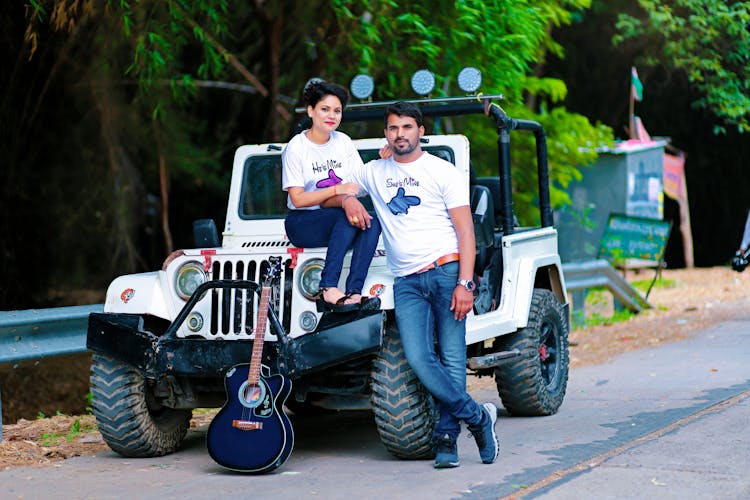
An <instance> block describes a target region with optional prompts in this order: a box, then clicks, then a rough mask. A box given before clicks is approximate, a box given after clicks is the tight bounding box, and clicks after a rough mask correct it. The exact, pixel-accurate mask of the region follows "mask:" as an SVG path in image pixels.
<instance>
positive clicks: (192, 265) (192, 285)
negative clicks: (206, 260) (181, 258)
mask: <svg viewBox="0 0 750 500" xmlns="http://www.w3.org/2000/svg"><path fill="white" fill-rule="evenodd" d="M205 282H206V272H205V271H204V270H203V265H201V264H200V263H198V262H186V263H185V264H183V265H181V266H180V268H179V269H178V270H177V277H176V278H175V283H174V288H175V291H176V292H177V295H179V296H180V298H181V299H182V300H187V299H189V298H190V296H191V295H193V292H195V289H196V288H198V286H199V285H202V284H203V283H205Z"/></svg>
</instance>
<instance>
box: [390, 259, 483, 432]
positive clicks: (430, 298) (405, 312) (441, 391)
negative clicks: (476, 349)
mask: <svg viewBox="0 0 750 500" xmlns="http://www.w3.org/2000/svg"><path fill="white" fill-rule="evenodd" d="M457 279H458V262H451V263H448V264H445V265H443V266H440V267H436V268H435V269H432V270H430V271H426V272H423V273H418V274H417V273H415V274H410V275H408V276H401V277H397V278H396V279H395V281H394V285H393V286H394V291H393V293H394V300H395V303H396V323H397V324H398V329H399V335H400V336H401V343H402V344H403V346H404V353H405V354H406V359H407V361H408V362H409V365H410V366H411V368H412V370H414V372H415V373H416V374H417V377H418V378H419V380H420V381H421V382H422V384H423V385H424V386H425V388H427V390H428V391H429V392H430V394H432V396H433V397H434V398H435V399H436V400H437V401H438V407H439V409H440V420H439V421H438V423H437V426H436V427H435V435H436V436H442V435H444V434H448V435H450V436H451V437H453V438H454V439H455V438H456V437H457V436H458V434H459V433H460V432H461V425H460V421H461V420H463V421H465V422H466V423H467V424H469V425H477V424H479V422H480V421H481V418H482V408H481V406H479V405H478V404H477V403H476V402H475V401H474V400H473V399H471V396H469V394H468V393H467V392H466V320H464V321H456V319H455V318H454V317H453V311H451V310H450V306H451V298H452V297H453V291H454V290H455V288H456V280H457ZM436 339H437V345H435V340H436ZM436 349H437V350H436Z"/></svg>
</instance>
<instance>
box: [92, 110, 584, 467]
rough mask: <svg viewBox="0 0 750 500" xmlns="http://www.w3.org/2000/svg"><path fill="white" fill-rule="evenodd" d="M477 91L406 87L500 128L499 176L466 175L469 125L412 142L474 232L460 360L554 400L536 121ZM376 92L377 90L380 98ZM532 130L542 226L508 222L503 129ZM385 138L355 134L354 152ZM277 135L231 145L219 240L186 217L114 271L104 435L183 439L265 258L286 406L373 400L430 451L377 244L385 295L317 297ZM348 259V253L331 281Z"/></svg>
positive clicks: (554, 357)
mask: <svg viewBox="0 0 750 500" xmlns="http://www.w3.org/2000/svg"><path fill="white" fill-rule="evenodd" d="M497 97H498V96H488V97H485V98H481V99H477V97H473V98H466V99H461V98H448V99H442V100H441V99H431V100H430V99H425V100H420V101H415V103H416V104H417V105H418V106H420V108H421V109H422V112H423V114H424V115H425V117H432V116H450V115H459V114H471V113H479V114H485V115H487V116H488V117H489V122H488V126H493V127H495V128H496V129H497V130H498V158H499V165H498V176H497V177H482V178H476V177H475V176H474V175H473V171H472V168H471V161H470V151H469V140H468V139H467V138H466V137H464V136H462V135H432V136H426V137H425V138H424V139H423V144H422V147H423V149H424V150H426V151H427V152H429V153H431V154H436V155H438V156H441V157H443V158H445V159H447V160H449V161H451V162H452V163H453V164H454V165H455V166H456V168H458V169H459V170H460V171H461V173H462V174H463V176H464V182H465V184H466V189H467V190H469V191H470V194H471V205H472V207H471V208H472V211H473V214H474V224H475V233H476V241H477V258H476V268H475V274H476V277H477V279H476V281H477V283H478V287H477V291H476V292H475V307H474V311H473V313H470V314H469V316H468V318H467V331H466V343H467V346H468V352H467V356H468V363H467V365H468V366H467V368H468V369H469V370H470V372H471V373H474V374H477V375H494V377H495V380H496V384H497V389H498V393H499V396H500V398H501V400H502V403H503V405H504V406H505V408H506V409H507V411H508V412H509V413H510V414H511V415H525V416H529V415H550V414H553V413H555V412H556V411H557V410H558V408H559V407H560V405H561V404H562V401H563V398H564V396H565V390H566V385H567V379H568V332H569V321H568V306H567V298H566V292H565V283H564V279H563V274H562V266H561V263H560V257H559V256H558V253H557V231H556V230H555V229H554V228H553V227H552V211H551V208H550V200H549V180H548V167H547V153H546V142H545V137H544V131H543V130H542V128H541V126H540V125H539V124H538V123H536V122H531V121H524V120H514V119H512V118H509V117H508V116H507V115H506V114H505V113H504V112H503V111H502V109H501V108H499V107H498V106H496V105H494V104H492V102H491V101H492V99H493V98H497ZM385 104H387V103H385ZM382 116H383V107H382V104H379V103H371V104H362V105H352V106H350V107H349V108H348V109H347V112H346V113H345V121H357V120H365V119H376V120H380V121H381V122H382ZM512 130H528V131H531V132H532V133H534V135H535V138H536V145H537V159H538V165H537V167H538V175H539V179H540V182H539V186H540V193H539V200H540V201H539V207H540V219H541V221H542V223H541V226H540V227H518V225H517V224H515V223H514V221H515V217H514V215H513V210H512V201H511V195H512V190H511V169H510V164H509V163H510V162H509V149H508V148H509V138H510V135H509V132H510V131H512ZM384 143H385V140H384V139H383V138H377V139H362V140H357V141H355V144H356V145H357V147H358V149H359V150H360V153H361V154H362V157H363V158H364V159H365V161H367V160H369V159H372V158H375V157H377V155H378V150H379V149H380V147H381V146H382V145H383V144H384ZM282 147H283V144H265V145H253V146H242V147H240V148H238V149H237V151H236V153H235V156H234V166H233V172H232V184H231V188H230V195H229V203H228V208H227V216H226V224H225V226H224V231H223V234H222V236H223V238H222V241H221V242H219V241H218V235H217V231H216V228H215V225H214V224H213V222H212V221H207V220H202V221H196V224H195V226H194V229H195V231H194V232H195V237H196V245H197V246H198V248H195V249H187V250H179V251H177V252H174V253H173V254H172V255H170V256H169V257H168V258H167V260H166V261H165V262H164V265H163V267H162V269H161V270H159V271H154V272H149V273H141V274H133V275H126V276H121V277H119V278H117V279H115V280H114V281H113V282H112V284H111V285H110V287H109V289H108V291H107V298H106V303H105V306H104V311H105V312H104V313H102V314H92V315H91V317H90V320H89V331H88V340H87V346H88V347H89V349H91V350H93V351H95V353H94V356H93V364H92V369H91V371H92V374H91V387H92V389H91V390H92V394H93V400H92V408H93V411H94V414H95V415H96V419H97V423H98V425H99V430H100V432H101V434H102V436H103V437H104V439H105V441H106V442H107V443H108V445H109V446H110V447H111V448H112V449H113V450H114V451H116V452H118V453H120V454H122V455H125V456H156V455H163V454H167V453H171V452H173V451H175V450H176V449H177V448H179V446H180V444H181V442H182V440H183V438H184V436H185V434H186V432H187V429H188V425H189V421H190V417H191V411H192V409H194V408H206V407H218V406H221V404H222V402H223V401H224V400H225V390H224V384H223V379H224V377H225V376H226V374H227V372H228V371H229V370H230V368H231V367H232V366H234V365H236V364H240V363H248V362H249V359H250V354H251V351H252V343H253V338H254V325H255V324H256V321H257V318H256V317H255V316H256V314H255V312H254V311H257V308H258V293H256V292H258V290H259V288H260V287H259V285H258V283H259V282H261V281H262V278H263V276H264V273H265V270H266V269H267V267H268V262H269V258H271V257H280V258H281V261H282V272H281V276H280V279H278V280H277V281H276V282H275V283H274V284H273V286H272V294H271V297H272V298H271V304H270V308H269V318H268V319H269V321H268V323H269V331H268V332H266V333H265V349H264V351H263V363H264V364H265V365H266V366H269V367H272V368H273V369H275V370H276V371H280V372H281V373H282V374H284V375H285V376H287V377H288V378H291V380H292V382H293V396H292V397H290V398H289V399H288V400H287V407H288V408H289V409H290V410H292V411H293V412H294V413H295V414H298V415H302V414H304V413H315V412H316V411H323V409H362V408H372V411H373V412H374V416H375V421H376V423H377V427H378V430H379V432H380V436H381V440H382V442H383V444H384V445H385V447H386V448H387V449H388V451H389V452H390V453H392V454H393V455H395V456H397V457H400V458H412V459H413V458H427V457H430V456H431V455H432V453H433V451H432V431H433V428H434V425H435V422H436V411H435V405H434V403H433V401H432V398H431V397H430V396H429V394H428V393H427V392H426V391H425V389H424V388H423V387H422V385H421V384H420V383H419V382H418V380H417V379H416V377H415V375H414V373H413V372H412V371H411V369H410V368H409V367H408V364H407V363H406V360H405V358H404V355H403V351H402V348H401V343H400V339H399V336H398V331H397V327H396V323H395V321H394V317H393V307H394V303H393V286H392V285H393V276H392V275H391V273H390V272H389V271H388V268H387V267H386V257H385V250H384V247H383V245H382V244H381V245H379V246H378V249H377V252H376V255H375V257H374V259H373V261H372V266H371V267H370V270H369V274H368V276H367V279H366V281H365V286H364V288H363V293H364V294H367V293H370V294H377V295H378V296H379V297H380V300H381V310H379V311H360V312H353V313H346V314H341V313H323V314H321V313H318V312H317V310H316V306H315V300H314V298H313V295H314V294H315V292H316V291H317V288H318V281H319V278H320V270H321V269H322V266H323V263H324V259H325V256H326V249H325V248H295V247H294V246H293V245H292V244H291V243H290V242H289V239H288V238H287V236H286V234H285V231H284V216H285V211H286V193H284V192H282V191H281V189H280V186H281V154H280V153H281V149H282ZM347 269H348V261H345V263H344V272H343V273H342V278H341V279H342V284H343V280H345V278H346V272H347Z"/></svg>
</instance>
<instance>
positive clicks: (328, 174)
mask: <svg viewBox="0 0 750 500" xmlns="http://www.w3.org/2000/svg"><path fill="white" fill-rule="evenodd" d="M305 132H307V131H305ZM305 132H302V133H300V134H297V135H295V136H294V137H292V140H291V141H289V143H288V144H287V145H286V147H284V150H283V151H282V152H281V161H282V165H283V168H282V172H281V188H282V189H283V190H284V191H288V190H289V188H290V187H301V188H304V190H305V191H306V192H309V191H315V190H318V189H325V188H328V187H331V186H334V185H336V184H339V183H341V182H348V181H349V174H350V172H351V171H352V169H353V168H357V167H360V166H362V158H361V157H360V156H359V153H358V152H357V148H356V147H354V143H353V142H352V140H351V138H349V136H348V135H346V134H344V133H343V132H339V131H338V130H334V131H333V132H331V137H330V139H328V142H326V143H325V144H315V143H314V142H312V141H311V140H310V139H308V138H307V135H305ZM286 204H287V207H288V208H289V209H290V210H314V209H317V208H320V205H314V206H311V207H295V206H294V204H292V200H291V198H290V197H289V196H287V202H286Z"/></svg>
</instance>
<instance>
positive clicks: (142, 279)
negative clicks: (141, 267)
mask: <svg viewBox="0 0 750 500" xmlns="http://www.w3.org/2000/svg"><path fill="white" fill-rule="evenodd" d="M161 274H163V271H155V272H150V273H140V274H128V275H125V276H120V277H118V278H116V279H115V280H114V281H113V282H112V283H111V284H110V285H109V288H108V289H107V299H106V302H105V303H104V311H105V312H108V313H124V314H139V315H143V314H149V315H151V316H157V317H159V318H163V319H166V320H171V317H170V315H169V311H168V308H167V304H166V302H165V300H164V291H163V290H162V285H161V276H160V275H161Z"/></svg>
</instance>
